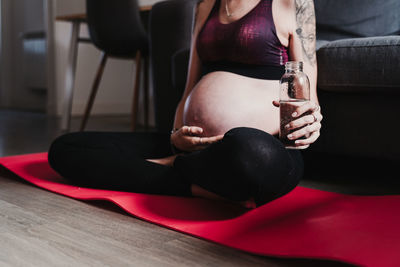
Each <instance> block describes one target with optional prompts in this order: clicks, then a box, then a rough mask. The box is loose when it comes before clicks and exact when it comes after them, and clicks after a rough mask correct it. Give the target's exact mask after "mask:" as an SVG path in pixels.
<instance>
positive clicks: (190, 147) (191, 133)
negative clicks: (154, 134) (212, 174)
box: [171, 126, 224, 152]
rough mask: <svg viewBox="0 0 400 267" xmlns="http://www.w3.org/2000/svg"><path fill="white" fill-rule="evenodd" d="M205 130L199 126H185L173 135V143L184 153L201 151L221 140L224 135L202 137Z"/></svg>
mask: <svg viewBox="0 0 400 267" xmlns="http://www.w3.org/2000/svg"><path fill="white" fill-rule="evenodd" d="M202 133H203V129H202V128H200V127H197V126H183V127H181V128H179V129H178V130H176V131H174V132H173V133H172V134H171V143H172V144H173V145H174V146H175V147H176V148H177V149H179V150H182V151H188V152H190V151H195V150H201V149H204V148H205V147H207V146H208V145H210V144H212V143H215V142H217V141H219V140H221V139H222V138H223V137H224V135H223V134H222V135H217V136H211V137H201V136H200V135H201V134H202Z"/></svg>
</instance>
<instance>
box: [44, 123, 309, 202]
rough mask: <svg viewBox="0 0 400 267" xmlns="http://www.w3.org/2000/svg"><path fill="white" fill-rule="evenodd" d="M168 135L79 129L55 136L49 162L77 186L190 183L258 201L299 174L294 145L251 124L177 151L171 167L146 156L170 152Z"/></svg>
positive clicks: (180, 189)
mask: <svg viewBox="0 0 400 267" xmlns="http://www.w3.org/2000/svg"><path fill="white" fill-rule="evenodd" d="M172 154H173V152H172V151H171V145H170V139H169V135H168V134H161V133H139V132H136V133H129V132H125V133H112V132H79V133H69V134H66V135H63V136H60V137H58V138H57V139H56V140H55V141H54V142H53V143H52V145H51V147H50V150H49V156H48V157H49V158H48V159H49V163H50V165H51V167H52V168H53V169H54V170H55V171H57V172H58V173H59V174H60V175H62V176H63V177H64V178H66V179H68V180H70V181H71V182H73V183H74V184H76V185H79V186H86V187H94V188H102V189H110V190H120V191H129V192H137V193H148V194H163V195H176V196H190V195H191V192H190V188H191V185H192V184H196V185H198V186H200V187H202V188H204V189H206V190H208V191H211V192H214V193H215V194H217V195H220V196H222V197H225V198H227V199H230V200H233V201H244V200H248V199H250V198H251V197H253V198H254V199H255V201H256V204H257V205H258V206H259V205H262V204H265V203H267V202H269V201H271V200H273V199H276V198H278V197H280V196H282V195H284V194H286V193H288V192H290V191H291V190H292V189H293V188H295V187H296V185H297V184H298V183H299V181H300V179H301V177H302V175H303V160H302V156H301V153H300V152H299V151H297V150H287V149H285V148H284V146H283V145H282V143H281V142H280V141H279V140H278V139H277V138H276V137H274V136H272V135H270V134H268V133H266V132H264V131H261V130H257V129H254V128H245V127H240V128H234V129H232V130H230V131H228V132H227V133H226V134H225V135H224V138H223V139H222V140H220V141H218V142H216V143H214V144H212V145H210V146H208V147H207V148H205V149H203V150H201V151H196V152H190V153H185V154H180V155H178V156H177V157H176V159H175V162H174V166H173V167H171V166H164V165H160V164H157V163H153V162H149V161H147V160H146V159H155V158H163V157H166V156H170V155H172Z"/></svg>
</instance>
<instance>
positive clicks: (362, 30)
mask: <svg viewBox="0 0 400 267" xmlns="http://www.w3.org/2000/svg"><path fill="white" fill-rule="evenodd" d="M314 2H315V13H316V19H317V38H318V39H323V40H337V39H344V38H354V37H372V36H387V35H396V34H399V33H400V19H399V18H400V1H399V0H384V1H381V0H346V1H345V0H317V1H314Z"/></svg>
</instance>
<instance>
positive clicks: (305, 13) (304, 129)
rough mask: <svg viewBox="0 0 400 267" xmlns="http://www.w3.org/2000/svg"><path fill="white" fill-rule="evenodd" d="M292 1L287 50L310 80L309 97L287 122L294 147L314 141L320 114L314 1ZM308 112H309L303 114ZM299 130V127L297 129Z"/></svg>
mask: <svg viewBox="0 0 400 267" xmlns="http://www.w3.org/2000/svg"><path fill="white" fill-rule="evenodd" d="M291 3H292V14H294V16H293V17H292V20H291V24H292V25H291V32H290V33H289V36H290V37H289V53H290V59H291V60H293V61H303V71H304V73H306V74H307V76H308V78H309V79H310V100H311V101H309V102H308V103H307V104H304V105H302V106H300V107H298V108H297V110H296V112H297V115H296V116H294V118H295V119H294V120H293V121H292V122H290V123H289V124H288V127H289V128H288V130H294V132H292V133H291V134H290V135H288V138H289V139H290V140H296V139H299V138H301V137H306V138H305V139H299V140H296V146H298V147H303V148H306V147H308V146H309V145H310V144H312V143H314V142H315V141H316V140H317V139H318V137H319V135H320V129H321V120H322V118H323V117H322V115H321V111H320V107H319V101H318V96H317V57H316V51H315V50H316V49H315V47H316V27H315V10H314V2H313V0H295V1H294V3H293V1H291ZM306 112H310V114H311V115H305V116H303V114H304V113H306ZM296 129H299V130H296Z"/></svg>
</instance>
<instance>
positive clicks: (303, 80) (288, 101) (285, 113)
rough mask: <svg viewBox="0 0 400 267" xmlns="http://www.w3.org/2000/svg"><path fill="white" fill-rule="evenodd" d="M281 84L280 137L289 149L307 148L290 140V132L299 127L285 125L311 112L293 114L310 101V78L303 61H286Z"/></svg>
mask: <svg viewBox="0 0 400 267" xmlns="http://www.w3.org/2000/svg"><path fill="white" fill-rule="evenodd" d="M279 85H280V94H279V104H280V106H279V111H280V127H279V139H280V140H281V142H282V143H283V144H284V145H285V147H286V148H288V149H301V148H305V147H299V146H296V145H295V141H296V140H290V139H288V138H287V136H288V134H290V133H292V132H294V131H297V130H298V129H292V130H288V129H286V128H285V126H286V125H287V124H288V123H290V122H291V121H293V120H296V119H298V118H300V117H302V116H305V115H308V114H309V112H306V113H304V114H302V115H301V116H300V117H293V116H292V114H293V112H295V111H296V109H297V108H298V107H299V106H302V105H304V104H305V103H306V102H307V101H310V80H309V79H308V76H307V74H305V73H304V72H303V62H301V61H289V62H286V65H285V74H283V76H282V78H281V79H280V82H279ZM302 138H306V137H302Z"/></svg>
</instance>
